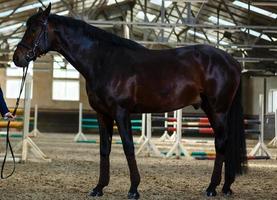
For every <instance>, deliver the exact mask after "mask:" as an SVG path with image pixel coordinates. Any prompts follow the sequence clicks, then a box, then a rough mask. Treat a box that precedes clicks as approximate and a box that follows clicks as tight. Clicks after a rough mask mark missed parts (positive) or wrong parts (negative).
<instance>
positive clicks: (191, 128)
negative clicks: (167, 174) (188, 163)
mask: <svg viewBox="0 0 277 200" xmlns="http://www.w3.org/2000/svg"><path fill="white" fill-rule="evenodd" d="M263 107H264V102H263V95H260V96H259V108H260V111H259V119H258V120H257V119H245V120H244V123H245V125H258V126H259V128H258V129H254V128H251V129H249V128H248V129H246V130H245V133H246V134H258V135H259V137H258V138H259V139H258V142H257V144H256V145H255V147H254V148H253V149H252V150H251V152H250V153H249V155H248V159H270V158H271V154H270V152H269V150H268V148H267V147H266V145H265V144H264V110H263ZM147 117H148V119H147V123H146V127H147V130H146V134H147V135H146V138H147V139H146V140H145V142H144V143H143V144H142V145H141V146H140V148H139V149H138V151H137V154H140V153H141V152H142V150H143V149H145V148H146V150H147V153H148V154H147V155H149V156H150V154H151V153H152V154H154V155H156V156H162V157H164V156H165V157H170V156H172V155H174V156H176V157H177V158H178V157H180V156H185V157H187V158H191V157H195V158H196V159H205V158H199V157H206V159H214V158H215V153H213V154H212V153H211V152H205V151H203V152H201V153H194V152H192V153H191V154H190V153H188V151H187V150H186V149H185V147H184V146H183V145H182V143H181V138H182V133H198V134H208V135H212V134H213V129H212V128H211V127H210V123H209V120H208V118H207V117H182V110H178V111H177V118H176V117H168V114H167V113H166V114H165V115H164V117H161V116H153V117H152V115H151V114H147ZM152 120H153V121H155V120H156V121H160V122H164V127H162V126H159V127H152ZM169 125H172V126H169ZM157 130H160V131H164V134H163V135H162V136H161V138H160V141H166V140H172V136H170V135H169V134H168V133H169V132H173V133H174V132H176V134H175V135H174V145H173V146H172V148H171V149H170V150H169V151H168V152H160V151H159V150H158V148H157V147H156V145H155V144H154V143H153V141H152V138H151V137H152V131H157ZM275 130H276V129H275ZM172 135H173V134H172ZM200 154H201V155H200Z"/></svg>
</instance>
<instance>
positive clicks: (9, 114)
mask: <svg viewBox="0 0 277 200" xmlns="http://www.w3.org/2000/svg"><path fill="white" fill-rule="evenodd" d="M4 119H6V120H11V121H13V120H14V119H15V116H14V115H13V114H12V113H11V112H7V113H6V114H5V115H4Z"/></svg>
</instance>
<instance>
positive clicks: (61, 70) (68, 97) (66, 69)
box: [52, 55, 80, 101]
mask: <svg viewBox="0 0 277 200" xmlns="http://www.w3.org/2000/svg"><path fill="white" fill-rule="evenodd" d="M79 77H80V74H79V72H78V71H77V70H76V69H75V68H74V67H73V66H72V65H71V64H69V63H68V62H67V61H66V60H65V59H64V58H63V57H61V56H58V55H55V56H54V63H53V90H52V99H53V100H59V101H79V100H80V82H79Z"/></svg>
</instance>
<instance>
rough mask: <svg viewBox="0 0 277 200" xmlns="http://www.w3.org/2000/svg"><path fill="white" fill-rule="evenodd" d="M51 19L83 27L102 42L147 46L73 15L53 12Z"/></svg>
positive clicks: (133, 46)
mask: <svg viewBox="0 0 277 200" xmlns="http://www.w3.org/2000/svg"><path fill="white" fill-rule="evenodd" d="M49 19H50V20H53V21H54V22H60V23H61V24H65V25H68V26H70V27H73V29H76V30H78V29H80V28H81V29H82V30H83V32H84V34H85V35H87V36H89V37H92V38H94V39H97V40H99V41H100V42H101V41H103V42H107V43H111V44H113V45H115V46H123V47H127V48H129V49H142V48H145V47H144V46H142V45H140V44H139V43H137V42H134V41H132V40H128V39H125V38H122V37H119V36H117V35H115V34H112V33H109V32H107V31H105V30H102V29H99V28H97V27H95V26H92V25H90V24H87V23H86V22H84V21H82V20H78V19H74V18H71V17H64V16H59V15H55V14H51V15H50V16H49Z"/></svg>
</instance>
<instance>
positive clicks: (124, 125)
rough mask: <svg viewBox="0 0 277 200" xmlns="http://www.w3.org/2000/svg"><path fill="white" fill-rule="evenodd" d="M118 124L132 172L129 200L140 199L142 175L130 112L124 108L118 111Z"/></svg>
mask: <svg viewBox="0 0 277 200" xmlns="http://www.w3.org/2000/svg"><path fill="white" fill-rule="evenodd" d="M116 123H117V126H118V130H119V134H120V137H121V140H122V144H123V149H124V153H125V156H126V159H127V162H128V166H129V170H130V179H131V187H130V190H129V192H128V199H139V193H138V191H137V188H138V185H139V183H140V175H139V171H138V167H137V162H136V158H135V150H134V142H133V135H132V127H131V121H130V114H129V112H128V111H126V110H124V109H122V108H119V109H117V113H116Z"/></svg>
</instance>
